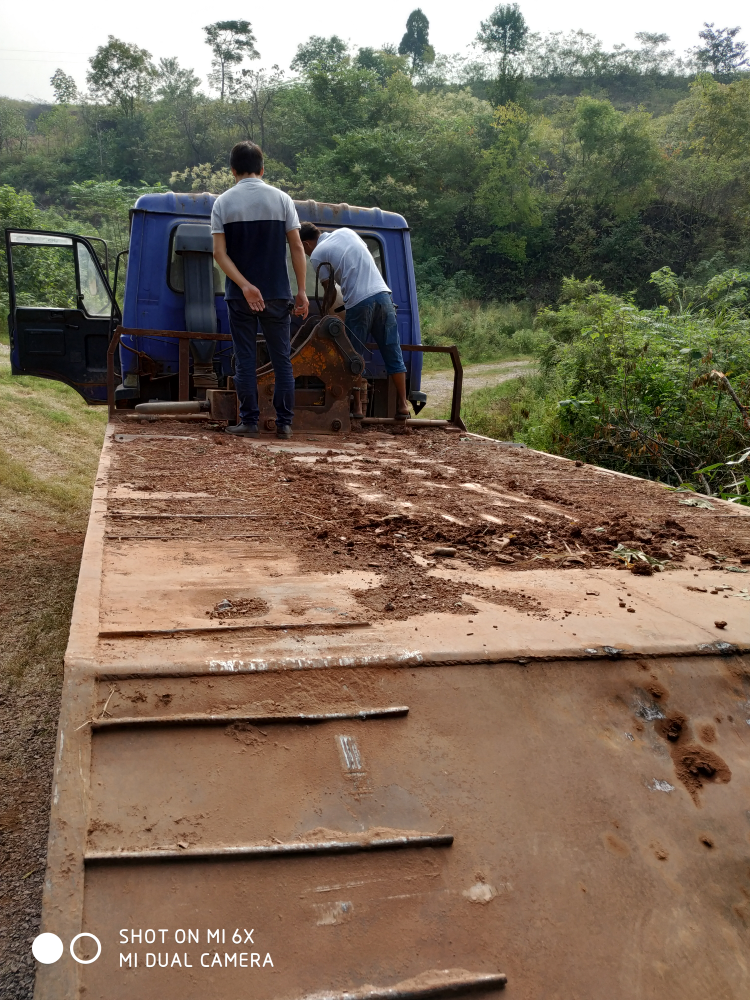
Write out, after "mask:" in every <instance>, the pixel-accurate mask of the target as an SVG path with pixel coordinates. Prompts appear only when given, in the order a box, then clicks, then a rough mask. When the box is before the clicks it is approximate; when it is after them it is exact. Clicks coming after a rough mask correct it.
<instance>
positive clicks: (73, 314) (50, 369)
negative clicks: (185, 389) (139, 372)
mask: <svg viewBox="0 0 750 1000" xmlns="http://www.w3.org/2000/svg"><path fill="white" fill-rule="evenodd" d="M5 246H6V253H7V261H8V288H9V294H10V315H9V317H8V329H9V332H10V344H11V366H12V372H13V374H14V375H36V376H39V377H41V378H51V379H57V380H58V381H61V382H67V384H68V385H70V386H72V387H73V388H74V389H76V390H77V391H78V392H79V393H80V394H81V395H82V396H83V398H84V399H85V400H86V401H87V402H88V403H106V401H107V347H108V345H109V340H110V337H111V334H112V330H113V328H114V324H115V323H116V322H118V321H119V318H120V315H119V309H118V308H117V304H116V302H115V300H114V296H113V294H112V290H111V288H110V285H109V281H108V280H107V275H106V273H105V271H104V269H103V268H102V266H101V263H100V262H99V259H98V257H97V255H96V253H95V252H94V249H93V247H92V245H91V243H90V242H89V240H87V239H86V238H85V237H83V236H77V235H75V234H72V233H51V232H42V231H34V230H21V229H6V231H5Z"/></svg>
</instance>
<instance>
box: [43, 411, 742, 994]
mask: <svg viewBox="0 0 750 1000" xmlns="http://www.w3.org/2000/svg"><path fill="white" fill-rule="evenodd" d="M124 429H125V430H126V431H127V433H125V434H124V433H123V430H124ZM179 433H185V432H184V431H180V432H179ZM188 433H190V432H188ZM435 433H443V432H437V431H436V432H435ZM153 434H154V427H153V425H145V426H141V425H138V424H135V423H132V422H129V423H128V424H127V426H126V427H124V426H123V424H122V423H120V424H117V423H112V424H110V426H109V428H108V430H107V435H106V440H105V445H104V449H103V452H102V458H101V465H100V469H99V473H98V477H97V484H96V489H95V495H94V500H93V504H92V510H91V519H90V524H89V529H88V534H87V538H86V544H85V551H84V557H83V563H82V567H81V574H80V580H79V586H78V592H77V596H76V602H75V609H74V616H73V623H72V628H71V636H70V644H69V647H68V651H67V655H66V665H65V681H64V691H63V701H62V713H61V717H60V724H59V736H58V750H57V757H56V766H55V775H54V788H53V804H52V815H51V827H50V839H49V858H48V874H47V879H46V883H45V896H44V909H43V925H42V930H44V931H47V932H52V933H55V934H57V935H58V936H59V937H60V938H61V940H62V941H63V944H64V946H65V952H64V954H63V956H62V958H61V959H60V960H59V961H58V962H56V963H54V964H50V965H40V966H39V968H38V973H37V984H36V993H35V997H36V1000H74V998H75V1000H78V998H84V997H85V998H86V1000H131V998H132V1000H135V998H138V1000H150V998H154V1000H155V998H159V1000H177V998H180V1000H206V998H211V1000H229V998H232V1000H235V998H240V997H248V998H249V997H252V998H254V1000H301V998H304V997H311V996H320V997H323V996H325V997H332V998H333V997H335V998H342V1000H343V998H356V1000H380V998H383V1000H406V998H413V1000H421V998H425V997H432V996H439V995H445V994H451V995H458V994H462V993H466V992H473V993H474V994H476V995H479V996H484V995H487V996H489V995H490V994H491V993H493V992H494V991H496V990H498V989H503V988H504V989H505V994H506V995H507V996H508V997H511V998H518V1000H521V998H523V1000H532V998H540V1000H541V998H542V997H544V998H554V997H566V998H572V997H579V998H586V1000H589V998H591V1000H593V998H600V997H604V996H606V997H608V998H610V1000H620V998H622V1000H626V998H627V1000H636V998H647V997H656V996H659V997H660V998H672V997H674V998H676V997H680V998H681V1000H688V998H691V1000H692V998H696V1000H697V998H701V1000H704V998H705V997H707V996H711V997H722V998H737V1000H739V998H741V997H746V996H747V995H748V992H749V991H750V969H749V967H748V962H747V955H748V942H749V940H750V930H749V929H750V859H749V858H748V854H749V853H750V811H749V810H750V795H749V793H750V725H748V724H747V722H746V721H745V719H748V718H750V684H749V682H748V671H747V655H746V654H747V650H748V649H749V648H750V621H748V616H747V615H744V621H743V623H742V624H740V625H739V626H738V627H737V628H735V629H734V631H733V636H732V640H731V644H730V643H729V642H724V643H722V642H721V641H718V640H717V634H716V630H715V629H714V627H713V623H712V621H709V620H708V618H710V615H711V613H710V612H709V613H708V618H707V617H706V611H705V608H704V607H703V605H701V603H700V601H699V600H698V597H699V596H700V595H696V594H692V593H690V592H688V591H687V590H686V582H689V581H691V580H692V579H693V578H692V574H691V573H689V571H688V570H683V569H677V570H675V571H673V572H670V573H662V574H658V575H656V576H653V577H648V576H644V577H637V576H633V577H632V578H630V579H629V581H628V585H629V587H631V588H632V591H633V593H634V594H635V596H636V597H637V598H638V599H639V600H640V606H641V608H642V613H641V614H639V615H638V616H628V615H623V614H620V615H617V614H615V613H613V612H612V611H611V607H610V605H613V602H614V598H615V596H616V595H617V594H618V593H620V590H621V584H622V573H619V572H618V571H617V570H615V569H596V570H581V569H564V568H563V569H556V570H548V569H545V570H538V571H537V570H532V571H529V572H527V573H524V574H522V575H519V574H514V575H508V574H507V573H504V572H503V567H502V566H498V567H497V568H496V569H494V570H487V571H484V572H483V584H484V585H487V586H489V584H490V582H492V581H494V583H493V584H492V585H493V586H494V585H495V584H497V585H498V586H500V585H502V586H503V587H505V588H510V589H511V590H512V589H513V588H514V587H515V588H516V589H518V590H523V593H524V594H525V595H529V594H530V595H532V596H533V597H536V598H540V599H542V598H543V600H544V603H545V605H546V606H548V607H549V608H551V609H552V611H553V612H554V613H551V615H550V617H549V619H548V620H547V619H544V620H537V619H532V618H530V617H529V616H528V614H527V613H526V612H525V611H523V610H519V609H517V608H513V607H511V606H509V605H506V606H505V607H503V608H501V607H500V606H498V605H496V604H491V603H489V602H482V601H481V600H475V604H476V605H477V609H478V610H477V613H476V614H473V615H472V619H471V624H469V625H467V619H466V618H457V617H456V616H449V615H446V614H442V613H440V612H438V611H435V612H434V613H430V612H429V610H428V611H427V612H426V613H424V614H422V615H420V616H419V618H418V620H417V619H412V618H409V617H407V618H406V619H405V620H392V619H378V618H377V616H374V617H373V616H371V617H370V618H367V616H366V615H364V614H363V612H362V608H361V606H359V605H357V603H356V601H355V600H354V597H353V594H354V591H355V590H356V589H357V588H361V587H363V586H365V587H366V586H373V585H374V584H375V583H376V581H377V578H378V570H377V567H368V566H366V565H365V566H362V567H361V568H355V569H349V570H345V571H341V572H338V573H336V572H332V571H331V570H330V567H325V566H321V567H320V570H319V571H318V572H316V571H312V570H307V571H306V572H304V573H302V572H301V571H300V567H299V562H298V559H297V557H296V555H295V554H294V553H292V552H290V551H288V549H286V548H285V547H284V546H283V545H281V544H279V542H278V541H277V540H275V539H274V535H273V531H272V530H270V529H269V528H268V526H266V528H265V529H264V532H263V533H261V536H260V537H258V535H257V533H256V535H255V537H254V536H253V534H251V533H248V534H247V535H246V536H245V537H236V535H231V532H230V535H229V536H228V538H229V540H227V541H226V542H225V543H223V544H221V545H218V546H217V544H216V541H215V540H205V541H201V540H200V539H196V538H195V537H191V539H190V541H189V542H181V541H180V540H179V538H178V537H156V536H154V535H153V533H152V532H151V529H147V532H146V533H144V534H141V535H132V534H131V535H128V533H127V532H126V533H123V532H122V531H121V529H118V528H115V527H113V525H114V521H115V520H116V518H114V515H115V514H116V513H117V512H118V511H119V510H120V509H121V505H122V503H123V497H125V496H128V497H130V498H131V499H133V500H138V499H142V500H143V512H144V518H145V520H146V521H148V517H147V510H146V508H147V501H148V494H144V493H143V492H139V491H138V488H137V487H126V486H122V485H118V486H117V487H115V486H114V485H113V484H112V482H111V476H110V464H111V462H112V460H113V456H114V455H115V454H117V453H118V449H120V451H121V452H123V453H124V451H125V450H126V451H127V456H128V461H130V462H131V463H132V467H133V470H134V476H135V475H136V472H137V471H138V470H139V469H142V468H143V467H144V465H145V459H144V458H143V455H142V454H141V452H142V451H143V449H145V448H146V445H147V444H148V441H149V439H150V437H151V438H152V437H153ZM245 444H246V447H247V448H248V449H254V448H261V449H263V448H271V449H283V450H285V451H286V452H291V453H292V454H294V455H299V456H303V455H308V456H309V455H311V454H312V455H318V456H320V455H325V453H326V452H327V451H329V452H330V441H323V442H317V443H316V442H314V441H311V442H305V441H299V442H293V443H291V444H286V443H284V444H277V443H264V442H263V441H261V442H259V443H256V442H251V441H248V442H245ZM386 445H387V448H388V449H389V455H390V458H391V460H395V461H396V462H397V463H399V465H400V466H402V467H405V466H408V464H409V463H410V462H411V461H412V458H413V456H412V454H411V453H410V451H409V441H408V438H404V439H400V438H392V439H390V441H389V442H386ZM386 445H384V447H385V446H386ZM336 447H337V448H342V449H344V450H345V449H347V448H348V449H350V450H351V449H355V450H356V449H357V448H358V447H361V444H360V443H359V442H357V441H356V440H354V439H350V440H348V441H346V442H344V443H342V444H340V445H336ZM487 447H497V445H495V444H492V443H488V444H487ZM139 456H140V457H139ZM332 470H333V466H332ZM332 474H333V471H332ZM216 488H217V490H218V491H219V492H220V488H221V484H220V483H217V484H216ZM279 488H280V487H279ZM170 489H173V487H167V488H166V489H165V490H164V491H163V496H164V497H166V498H167V499H168V498H169V496H170ZM351 489H353V490H359V491H360V494H361V495H362V496H363V497H364V498H365V499H363V503H364V502H366V496H367V495H368V494H367V490H366V488H365V487H363V486H362V485H361V484H357V483H354V482H352V484H351ZM159 495H160V496H162V494H159ZM738 516H739V515H738ZM136 519H137V518H136ZM126 520H128V519H126ZM130 520H132V518H131V519H130ZM182 523H187V522H186V521H183V522H182ZM248 523H250V524H252V523H253V522H252V521H250V522H248ZM231 530H232V531H233V530H234V529H231ZM250 531H252V529H250ZM407 556H408V553H407V554H406V555H405V558H406V557H407ZM409 558H415V557H409ZM422 570H423V571H424V572H430V573H434V574H442V575H443V578H445V579H450V580H452V581H454V582H455V581H458V582H462V581H463V582H465V583H466V585H467V587H468V586H469V585H470V584H471V583H472V580H473V579H475V578H476V576H477V573H476V571H474V570H471V569H470V568H467V567H465V566H462V565H461V564H460V560H457V561H456V562H455V563H454V564H451V565H450V566H449V567H447V568H446V567H443V566H438V567H434V568H429V567H427V566H422ZM712 572H713V571H710V572H709V573H708V574H704V576H705V578H706V579H709V578H711V579H713V577H711V573H712ZM715 573H716V579H717V580H718V579H719V578H720V575H721V571H720V570H719V569H717V570H716V571H715ZM230 591H231V593H232V594H242V595H244V596H252V595H257V596H259V597H261V596H262V599H263V600H264V601H265V602H266V603H267V605H268V607H269V611H268V613H267V615H266V616H265V618H264V619H263V621H262V622H261V623H257V622H256V623H252V622H251V623H245V625H244V626H243V625H242V623H240V627H237V625H236V624H235V625H234V626H231V625H230V626H224V625H222V622H221V621H217V620H216V619H214V618H207V614H206V612H207V609H211V608H212V607H214V606H215V605H216V603H217V602H219V601H221V599H222V598H224V597H225V596H226V594H227V592H230ZM587 591H588V592H589V593H588V596H587ZM594 592H595V594H594ZM303 598H304V599H303ZM737 606H738V607H739V606H740V602H737ZM744 607H745V605H742V608H743V609H744ZM571 609H574V610H575V612H576V615H575V616H573V615H572V613H571ZM558 612H559V613H558ZM636 617H637V620H635V619H636ZM667 702H668V703H669V705H671V706H672V707H673V708H674V709H675V710H679V713H681V718H682V719H683V725H684V728H685V730H686V731H687V727H692V729H693V730H694V731H695V732H696V733H698V732H700V731H702V732H703V733H704V737H705V738H704V740H703V742H704V743H705V742H706V741H710V739H711V736H710V733H711V732H714V733H715V734H716V733H718V735H715V736H714V737H713V738H714V743H713V744H712V746H713V750H712V751H711V752H713V753H715V755H716V757H717V759H720V760H721V763H722V766H723V767H725V768H726V771H727V772H728V774H729V776H727V773H724V772H723V771H721V769H720V768H719V770H718V771H715V773H714V774H713V775H708V774H707V773H706V774H703V778H705V781H703V782H702V783H701V782H700V781H699V782H698V785H699V790H698V791H696V790H695V789H694V788H693V789H692V790H691V788H690V786H689V780H688V779H689V775H688V779H685V780H684V781H683V780H680V779H679V775H678V774H677V770H678V764H676V763H675V760H676V758H675V757H674V755H672V756H670V753H671V750H670V747H671V744H670V742H669V739H665V738H663V736H662V735H660V733H659V731H658V729H657V727H658V726H659V725H660V724H662V722H663V720H664V719H665V717H666V716H667V715H668V712H667V711H666V709H665V707H664V706H665V704H666V703H667ZM730 718H731V719H732V722H731V723H730V722H728V721H727V720H729V719H730ZM719 719H720V720H723V721H722V722H721V723H720V722H718V721H717V720H719ZM634 720H635V722H636V723H637V725H638V726H639V727H640V729H638V728H636V727H635V726H634ZM701 726H704V727H708V728H705V729H704V730H700V727H701ZM667 736H669V734H667ZM696 738H697V737H696ZM717 767H718V765H717ZM683 778H684V775H683ZM709 779H711V780H709ZM730 779H731V780H730ZM81 934H85V935H94V936H95V937H96V939H98V941H99V942H100V944H101V950H100V954H99V955H98V957H96V958H95V960H94V956H95V953H96V951H97V947H96V942H95V941H94V938H92V937H83V938H79V939H78V941H77V942H76V943H75V944H74V945H73V947H72V951H73V952H74V954H75V956H76V957H74V956H73V955H72V954H71V950H70V948H69V946H70V943H71V942H72V941H73V939H74V938H76V936H77V935H81ZM84 963H87V964H84ZM506 977H507V985H506Z"/></svg>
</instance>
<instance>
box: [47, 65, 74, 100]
mask: <svg viewBox="0 0 750 1000" xmlns="http://www.w3.org/2000/svg"><path fill="white" fill-rule="evenodd" d="M49 82H50V83H51V84H52V90H53V91H54V93H55V100H56V101H57V103H58V104H73V103H74V102H75V101H76V100H78V87H77V86H76V82H75V80H74V79H73V77H72V76H69V75H68V74H67V73H66V72H65V71H64V70H62V69H56V70H55V72H54V73H53V74H52V76H51V77H50V81H49Z"/></svg>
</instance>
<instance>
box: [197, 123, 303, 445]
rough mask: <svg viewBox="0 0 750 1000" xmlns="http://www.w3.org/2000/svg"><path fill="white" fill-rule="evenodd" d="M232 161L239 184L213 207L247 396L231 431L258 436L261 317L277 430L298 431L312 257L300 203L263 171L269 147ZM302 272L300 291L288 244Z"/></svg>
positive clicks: (248, 148)
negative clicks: (296, 358)
mask: <svg viewBox="0 0 750 1000" xmlns="http://www.w3.org/2000/svg"><path fill="white" fill-rule="evenodd" d="M229 166H230V167H231V170H232V174H233V175H234V177H235V180H236V182H237V183H236V184H235V186H234V187H233V188H230V189H229V191H225V192H224V194H220V195H219V197H218V198H217V199H216V201H215V202H214V207H213V212H212V214H211V232H212V233H213V238H214V259H215V261H216V263H217V264H218V265H219V267H220V268H221V269H222V271H223V272H224V274H225V275H226V276H227V282H226V290H225V294H224V298H225V299H226V303H227V309H228V311H229V330H230V333H231V335H232V345H233V347H234V368H235V374H234V385H235V389H236V390H237V396H238V398H239V403H240V422H239V424H237V426H236V427H227V431H228V432H229V433H230V434H242V435H246V436H248V437H257V436H258V420H259V418H260V409H259V407H258V381H257V377H256V367H257V366H256V356H255V355H256V337H257V332H258V321H260V325H261V328H262V330H263V335H264V337H265V340H266V347H267V348H268V355H269V357H270V359H271V364H272V365H273V371H274V375H275V379H276V384H275V388H274V394H273V405H274V409H275V410H276V435H277V437H280V438H290V437H291V436H292V418H293V417H294V374H293V372H292V363H291V360H290V357H289V355H290V346H289V329H290V325H291V313H292V311H294V315H295V316H302V317H303V318H304V317H305V316H307V311H308V301H307V295H306V294H305V273H306V264H307V262H306V260H305V252H304V250H303V248H302V243H301V241H300V236H299V219H298V218H297V210H296V208H295V207H294V202H293V201H292V199H291V198H290V197H289V195H288V194H285V193H284V192H283V191H279V190H278V189H277V188H274V187H271V186H270V185H269V184H266V182H265V181H264V180H263V179H262V178H263V153H262V152H261V150H260V147H259V146H256V145H255V143H253V142H239V143H237V145H236V146H234V148H233V149H232V152H231V154H230V157H229ZM287 243H289V248H290V251H291V255H292V265H293V267H294V273H295V275H296V276H297V287H298V289H299V291H298V292H297V297H296V299H295V300H292V289H291V286H290V284H289V275H288V273H287V268H286V245H287Z"/></svg>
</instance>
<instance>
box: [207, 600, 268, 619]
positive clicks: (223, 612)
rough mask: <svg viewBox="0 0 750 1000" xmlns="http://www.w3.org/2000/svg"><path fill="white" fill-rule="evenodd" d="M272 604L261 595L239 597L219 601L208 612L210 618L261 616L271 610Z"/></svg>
mask: <svg viewBox="0 0 750 1000" xmlns="http://www.w3.org/2000/svg"><path fill="white" fill-rule="evenodd" d="M270 610H271V609H270V605H269V604H267V603H266V602H265V601H264V600H262V599H261V598H260V597H239V598H237V599H236V600H234V601H229V600H228V599H227V600H224V601H219V603H218V604H216V605H215V606H214V608H213V609H212V610H211V611H207V612H206V614H207V615H208V616H209V618H221V619H226V618H259V617H260V616H261V615H265V614H267V613H268V612H269V611H270Z"/></svg>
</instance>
